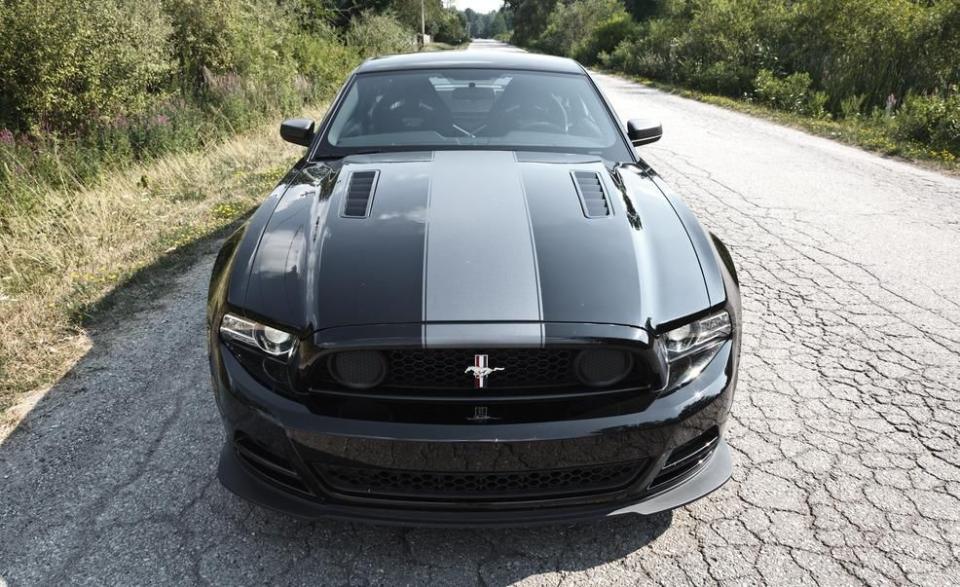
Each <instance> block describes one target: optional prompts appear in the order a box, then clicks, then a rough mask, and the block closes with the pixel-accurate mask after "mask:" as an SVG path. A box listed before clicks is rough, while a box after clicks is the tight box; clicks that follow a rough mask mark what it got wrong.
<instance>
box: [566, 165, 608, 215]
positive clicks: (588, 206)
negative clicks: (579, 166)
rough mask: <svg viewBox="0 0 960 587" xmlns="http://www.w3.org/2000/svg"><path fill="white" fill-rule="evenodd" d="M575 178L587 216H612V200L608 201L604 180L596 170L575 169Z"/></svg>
mask: <svg viewBox="0 0 960 587" xmlns="http://www.w3.org/2000/svg"><path fill="white" fill-rule="evenodd" d="M573 180H574V182H576V185H577V192H578V193H579V194H580V201H581V203H582V204H583V213H584V214H585V215H586V217H587V218H602V217H604V216H610V202H609V201H607V192H606V191H605V190H604V187H603V182H602V181H600V176H599V175H598V174H597V173H596V172H595V171H574V172H573Z"/></svg>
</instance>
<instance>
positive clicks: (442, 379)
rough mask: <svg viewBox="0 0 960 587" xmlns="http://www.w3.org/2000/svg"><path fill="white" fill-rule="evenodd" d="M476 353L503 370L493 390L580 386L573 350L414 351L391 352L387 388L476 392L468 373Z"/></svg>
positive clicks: (490, 380) (489, 381)
mask: <svg viewBox="0 0 960 587" xmlns="http://www.w3.org/2000/svg"><path fill="white" fill-rule="evenodd" d="M475 354H485V355H488V356H489V364H490V366H491V367H502V368H503V371H498V372H496V373H494V374H491V375H490V377H489V378H488V379H487V387H488V388H490V389H511V388H514V389H515V388H524V387H565V386H571V385H577V384H579V381H578V380H577V377H576V375H575V374H574V372H573V357H574V356H575V355H576V351H575V350H570V349H502V350H490V351H485V350H479V351H477V350H471V349H413V350H393V351H390V352H389V353H387V362H388V363H389V375H387V380H386V381H385V382H384V385H385V386H388V387H396V388H420V389H473V376H472V375H471V374H469V373H465V372H464V370H465V369H466V368H467V367H469V366H471V365H473V360H474V359H473V357H474V355H475Z"/></svg>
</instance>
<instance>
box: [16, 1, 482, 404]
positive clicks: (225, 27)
mask: <svg viewBox="0 0 960 587" xmlns="http://www.w3.org/2000/svg"><path fill="white" fill-rule="evenodd" d="M414 4H416V8H417V12H416V27H417V28H419V24H420V19H419V6H420V1H419V0H396V1H394V2H390V1H380V2H361V1H359V0H161V1H160V2H149V1H147V0H7V1H6V2H0V30H2V31H3V34H2V35H0V413H2V411H3V410H4V409H6V408H7V407H9V406H11V405H12V404H14V403H15V402H16V401H17V400H18V399H19V398H21V397H23V394H25V393H26V392H29V391H32V390H42V388H43V387H44V386H45V385H48V384H49V383H51V382H52V381H54V380H56V378H58V377H59V376H61V375H62V374H63V373H64V372H66V370H68V369H69V368H70V366H71V365H72V364H73V362H75V361H76V359H78V358H79V357H80V356H82V355H83V353H84V352H85V351H86V349H87V347H88V345H89V340H88V338H87V337H86V335H85V330H84V329H85V325H86V324H87V318H88V317H89V316H90V314H91V312H92V311H93V310H94V309H96V308H97V307H98V304H100V303H101V302H102V300H103V299H104V298H105V296H107V295H108V294H110V292H112V291H114V290H115V289H117V287H118V286H119V285H122V284H124V283H126V282H127V281H128V280H130V279H131V278H133V277H134V276H135V275H137V274H138V271H140V270H141V269H144V268H148V267H152V266H158V265H162V264H163V262H164V260H165V259H168V258H170V257H171V256H175V255H176V251H177V250H179V249H180V248H182V247H185V246H187V245H189V244H191V243H193V242H196V241H198V240H200V239H203V238H204V237H207V236H210V235H213V234H216V233H217V232H218V231H220V230H221V229H223V228H224V227H226V226H229V225H231V224H234V223H235V222H236V221H237V220H238V219H239V218H241V217H243V216H244V215H245V214H247V213H249V211H250V210H252V209H253V208H254V207H255V206H256V205H257V204H258V203H259V202H260V201H262V199H263V198H264V197H265V196H266V195H267V193H269V191H270V189H271V188H272V186H273V185H274V184H275V183H276V181H277V180H278V179H279V178H280V176H281V175H282V173H283V171H284V170H285V169H286V168H288V167H289V166H290V165H291V164H292V163H293V162H294V161H295V160H296V158H297V157H298V156H299V155H301V154H302V149H300V148H296V147H293V146H290V145H286V144H284V143H283V142H281V141H280V139H279V136H278V134H277V129H278V127H279V121H280V120H281V119H282V118H283V117H287V116H301V115H312V116H313V117H315V118H318V117H320V116H321V115H322V113H323V108H324V106H323V105H324V103H325V102H326V101H327V100H329V99H330V98H331V97H332V94H333V92H334V91H335V90H336V89H337V88H338V87H339V85H340V84H341V83H342V81H343V79H344V77H345V76H346V74H347V73H348V72H349V71H350V70H351V69H352V68H353V67H355V66H356V65H357V64H359V62H360V61H361V60H362V59H364V58H367V57H372V56H376V55H380V54H387V53H401V52H407V51H413V50H416V43H415V33H414V23H413V22H412V20H413V17H412V14H413V13H412V12H411V10H412V6H413V5H414ZM426 6H427V7H428V8H429V10H428V13H427V14H428V22H427V28H428V32H430V33H433V34H434V35H435V38H436V39H437V40H439V41H443V42H447V43H451V44H458V43H462V42H463V41H464V39H465V38H466V33H465V19H463V18H462V17H461V16H460V15H459V14H458V13H457V12H456V11H455V10H451V9H445V8H443V6H442V3H441V1H440V0H428V1H427V2H426ZM440 47H442V45H439V46H436V47H434V48H440ZM0 419H2V418H0Z"/></svg>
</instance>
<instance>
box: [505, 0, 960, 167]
mask: <svg viewBox="0 0 960 587" xmlns="http://www.w3.org/2000/svg"><path fill="white" fill-rule="evenodd" d="M505 4H506V5H507V6H508V9H509V12H510V13H511V16H512V24H513V36H512V41H513V42H514V43H516V44H518V45H521V46H525V47H528V48H531V49H534V50H538V51H543V52H548V53H553V54H557V55H566V56H569V57H573V58H575V59H577V60H579V61H581V62H583V63H584V64H587V65H591V66H598V67H601V68H604V69H607V70H609V71H613V72H619V73H625V74H628V75H631V76H636V77H640V78H643V79H646V80H653V81H655V82H658V83H659V84H660V85H661V86H666V87H669V88H671V89H673V90H679V91H683V92H685V93H686V94H687V95H691V96H693V97H697V98H700V99H704V100H706V101H711V102H713V103H719V104H722V105H726V106H733V107H735V108H738V109H740V110H747V111H749V112H751V113H753V114H760V115H764V116H768V117H771V118H775V119H777V120H780V121H783V122H788V123H790V124H793V125H795V126H800V127H802V128H805V129H807V130H810V131H813V132H816V133H819V134H823V135H826V136H831V137H834V138H839V139H841V140H844V141H846V142H850V143H853V144H857V145H860V146H862V147H865V148H867V149H871V150H874V151H878V152H881V153H884V154H888V155H900V156H905V157H909V158H914V159H919V160H932V161H935V162H937V163H939V164H941V165H943V166H945V167H947V168H952V169H954V170H956V169H960V161H958V158H960V2H957V1H956V0H806V1H804V2H795V1H792V0H506V2H505Z"/></svg>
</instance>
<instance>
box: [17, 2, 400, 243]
mask: <svg viewBox="0 0 960 587" xmlns="http://www.w3.org/2000/svg"><path fill="white" fill-rule="evenodd" d="M332 7H333V4H332V3H331V2H330V0H161V1H160V2H154V1H151V0H4V1H3V2H0V30H3V31H4V34H2V35H0V216H2V215H3V213H4V210H5V209H7V207H9V206H16V207H18V208H20V209H23V208H27V209H29V207H30V206H32V205H33V204H34V203H33V202H31V201H29V199H30V198H31V197H33V196H31V194H35V193H36V192H37V189H36V188H37V186H39V185H47V186H50V187H52V188H55V187H60V186H67V187H76V186H85V185H89V184H90V183H92V182H94V181H96V179H97V178H98V177H99V176H100V175H101V174H102V173H103V171H104V170H106V169H108V168H114V167H118V166H123V165H126V164H128V163H129V162H131V161H141V160H147V159H151V158H153V157H156V156H158V155H162V154H164V153H168V152H171V151H182V150H191V149H198V148H202V147H206V146H208V145H210V144H212V143H214V142H216V141H218V140H221V139H223V138H224V137H227V136H230V135H232V134H233V133H236V132H239V131H244V130H246V129H250V128H252V127H253V126H255V125H258V124H260V123H262V122H263V121H264V120H266V119H267V118H274V119H275V118H279V117H280V116H284V115H294V114H299V113H300V112H302V110H303V108H304V106H305V105H306V104H308V103H311V102H314V101H316V100H318V99H322V98H324V97H327V96H330V95H331V94H332V92H333V91H334V90H335V89H336V88H337V87H338V86H339V85H340V84H341V83H342V81H343V78H344V76H345V75H346V74H347V73H348V72H349V71H350V70H351V69H352V68H353V67H355V66H356V65H357V63H358V62H359V61H360V59H361V58H362V57H369V56H373V55H378V54H381V53H396V52H402V51H409V50H411V49H412V48H413V33H412V32H411V31H409V30H407V29H405V28H404V27H402V26H401V25H400V24H399V23H398V22H397V20H396V19H395V18H393V17H391V16H388V15H383V14H373V13H367V14H364V15H359V14H358V15H357V16H356V17H355V18H354V19H353V20H352V21H351V24H350V26H349V28H348V30H346V31H340V30H338V29H337V28H336V27H335V26H334V25H333V24H332V23H331V22H330V21H329V20H328V19H329V18H330V17H331V14H333V13H334V12H333V8H332ZM337 14H339V13H337ZM351 43H352V45H351ZM2 230H3V226H2V223H0V231H2Z"/></svg>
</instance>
